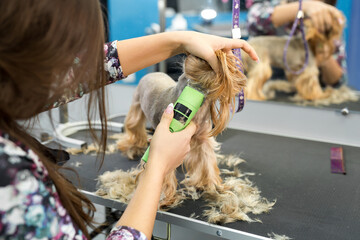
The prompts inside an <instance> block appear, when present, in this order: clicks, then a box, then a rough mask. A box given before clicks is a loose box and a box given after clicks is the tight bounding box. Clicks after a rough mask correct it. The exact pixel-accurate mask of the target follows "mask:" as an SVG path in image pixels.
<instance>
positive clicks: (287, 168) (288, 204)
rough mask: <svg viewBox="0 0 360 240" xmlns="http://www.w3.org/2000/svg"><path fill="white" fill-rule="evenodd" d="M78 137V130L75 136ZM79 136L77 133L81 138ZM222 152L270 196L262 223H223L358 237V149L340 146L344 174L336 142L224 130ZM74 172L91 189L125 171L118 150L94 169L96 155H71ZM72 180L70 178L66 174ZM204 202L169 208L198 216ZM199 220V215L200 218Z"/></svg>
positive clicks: (307, 235) (299, 235) (261, 231)
mask: <svg viewBox="0 0 360 240" xmlns="http://www.w3.org/2000/svg"><path fill="white" fill-rule="evenodd" d="M80 135H81V134H80ZM80 138H81V136H80ZM218 141H220V142H222V147H221V151H222V153H224V154H240V156H241V157H242V158H243V159H245V160H246V163H242V164H241V165H240V169H241V170H242V171H246V172H253V173H255V175H254V176H250V177H249V179H250V180H251V181H253V182H254V184H255V185H256V186H257V187H258V188H259V189H260V190H261V192H262V194H261V195H262V196H263V197H266V198H267V199H269V200H275V199H276V204H275V205H274V209H273V210H271V211H270V212H269V213H268V214H261V215H258V216H253V217H256V218H259V219H260V220H261V221H262V223H247V222H240V221H239V222H235V223H229V224H225V225H224V226H225V227H229V228H232V229H237V230H241V231H245V232H249V233H253V234H257V235H261V236H267V234H268V233H272V232H273V233H276V234H285V235H286V236H288V237H291V238H293V239H360V207H359V204H360V186H359V183H360V174H359V173H360V148H357V147H349V146H341V147H343V151H344V159H345V165H346V166H345V167H346V172H347V174H346V175H343V174H334V173H331V172H330V148H331V147H339V146H340V145H336V144H329V143H322V142H315V141H308V140H300V139H295V138H288V137H280V136H274V135H266V134H261V133H252V132H246V131H240V130H235V129H228V130H226V131H225V132H224V133H223V134H222V135H220V136H219V137H218ZM75 162H81V163H82V165H81V166H80V167H75V169H76V170H77V172H78V174H79V176H80V181H81V183H80V184H81V188H82V189H83V190H86V191H91V192H93V191H96V189H97V187H96V186H97V180H96V178H97V176H98V175H100V174H102V173H104V172H105V171H113V170H116V169H123V170H126V169H130V168H131V167H133V166H135V165H137V163H138V162H137V161H130V160H128V159H127V158H125V157H124V156H122V155H121V154H120V153H115V154H110V155H106V157H105V161H104V164H103V165H102V167H101V169H99V164H98V162H99V161H96V156H91V155H76V156H71V159H70V160H69V161H68V162H67V163H66V166H70V167H74V164H75ZM69 177H70V178H71V179H72V180H74V176H73V175H72V174H69ZM204 209H206V207H205V204H204V202H203V201H202V200H201V199H200V200H197V201H192V200H187V201H185V202H184V203H183V204H182V205H181V206H180V207H178V208H175V209H172V210H170V212H172V213H175V214H179V215H181V216H185V217H189V216H190V215H191V214H193V213H195V215H201V214H202V211H203V210H204ZM199 219H200V220H204V221H205V219H201V217H200V218H199Z"/></svg>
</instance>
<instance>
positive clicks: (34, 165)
mask: <svg viewBox="0 0 360 240" xmlns="http://www.w3.org/2000/svg"><path fill="white" fill-rule="evenodd" d="M25 172H26V173H28V174H29V173H31V175H34V177H35V178H39V179H45V178H46V177H47V176H48V173H47V170H46V168H45V167H44V165H43V164H42V162H41V161H40V159H39V157H38V156H37V155H36V153H35V152H34V151H32V150H31V149H29V148H27V147H26V146H25V145H24V144H22V143H21V142H19V141H16V140H15V139H12V138H11V137H9V136H8V135H7V134H4V133H1V132H0V186H5V185H9V184H16V183H17V181H18V180H19V179H17V178H19V177H20V176H19V175H21V174H23V173H25Z"/></svg>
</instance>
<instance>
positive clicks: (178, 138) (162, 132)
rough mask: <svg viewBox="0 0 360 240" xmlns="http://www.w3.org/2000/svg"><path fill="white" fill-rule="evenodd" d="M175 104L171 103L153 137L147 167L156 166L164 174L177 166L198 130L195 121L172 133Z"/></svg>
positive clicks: (188, 149)
mask: <svg viewBox="0 0 360 240" xmlns="http://www.w3.org/2000/svg"><path fill="white" fill-rule="evenodd" d="M173 109H174V105H173V104H169V106H168V107H167V108H166V109H165V111H164V113H163V115H162V118H161V121H160V123H159V125H158V126H157V128H156V130H155V133H154V136H153V138H152V139H151V144H150V153H149V160H148V163H147V166H146V168H152V167H155V168H156V169H157V170H158V172H159V173H163V174H164V176H165V175H166V174H167V173H169V172H170V171H172V170H173V169H175V168H177V167H178V166H179V165H180V164H181V163H182V162H183V160H184V158H185V156H186V154H187V153H188V152H189V151H190V140H191V137H192V136H193V135H194V133H195V131H196V126H195V124H194V123H193V122H190V124H189V125H188V126H187V127H186V128H185V129H184V130H182V131H180V132H175V133H172V132H170V130H169V127H170V123H171V120H172V119H173V115H174V111H173Z"/></svg>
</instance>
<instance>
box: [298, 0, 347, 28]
mask: <svg viewBox="0 0 360 240" xmlns="http://www.w3.org/2000/svg"><path fill="white" fill-rule="evenodd" d="M304 12H305V14H306V15H307V16H308V17H310V19H311V21H312V22H313V24H314V26H315V28H316V29H318V30H319V31H320V32H325V31H326V30H328V29H331V28H332V25H333V22H332V21H333V17H335V18H336V19H338V21H339V23H340V24H343V15H342V13H341V12H340V11H339V10H338V9H337V8H336V7H334V6H332V5H329V4H326V3H323V2H320V1H306V2H304Z"/></svg>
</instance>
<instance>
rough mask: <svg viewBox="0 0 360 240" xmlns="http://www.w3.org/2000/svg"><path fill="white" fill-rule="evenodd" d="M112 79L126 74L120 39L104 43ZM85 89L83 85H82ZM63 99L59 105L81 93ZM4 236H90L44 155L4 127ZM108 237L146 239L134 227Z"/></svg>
mask: <svg viewBox="0 0 360 240" xmlns="http://www.w3.org/2000/svg"><path fill="white" fill-rule="evenodd" d="M104 51H105V54H106V58H105V70H106V71H107V73H108V79H109V81H108V83H112V82H115V81H117V80H120V79H122V78H124V75H123V73H122V69H121V66H120V62H119V58H118V55H117V49H116V41H114V42H111V43H107V44H105V46H104ZM79 89H81V87H80V88H79ZM83 94H84V92H81V91H80V92H79V93H78V94H77V95H76V96H74V97H72V98H67V99H61V100H60V101H59V103H56V104H54V106H58V105H60V104H63V103H67V102H69V101H72V100H74V99H77V98H79V97H81V96H82V95H83ZM0 239H77V240H80V239H86V237H85V235H84V234H83V233H82V232H81V230H80V229H79V228H78V227H77V226H76V224H75V223H74V222H73V221H72V219H71V217H70V215H69V214H68V212H67V210H66V209H65V208H64V207H63V205H62V203H61V201H60V197H59V195H58V193H57V190H56V188H55V185H54V184H53V182H52V181H51V179H50V177H49V174H48V172H47V170H46V168H45V167H44V165H43V163H42V162H41V159H39V157H38V156H37V155H36V154H35V153H34V152H33V151H32V150H31V149H29V148H28V147H27V146H25V145H24V144H22V143H21V142H19V141H17V140H16V139H13V138H11V137H10V136H9V135H8V134H6V133H4V132H2V131H1V130H0ZM107 239H109V240H110V239H116V240H130V239H131V240H145V239H146V236H145V235H144V234H143V233H141V232H139V231H137V230H135V229H132V228H130V227H125V226H119V227H116V228H114V229H113V230H112V231H111V233H110V234H109V236H108V237H107Z"/></svg>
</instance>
